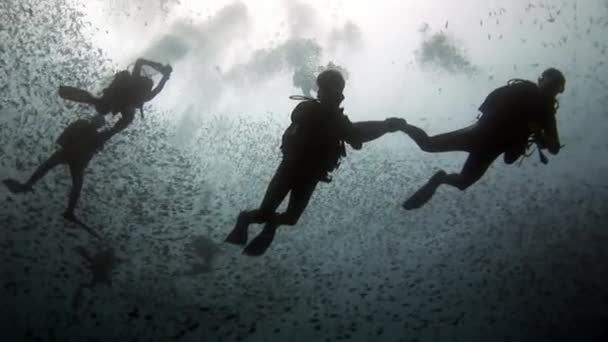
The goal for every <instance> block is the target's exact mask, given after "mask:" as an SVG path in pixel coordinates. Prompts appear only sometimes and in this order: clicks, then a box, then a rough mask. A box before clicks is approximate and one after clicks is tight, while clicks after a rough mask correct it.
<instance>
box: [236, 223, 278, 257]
mask: <svg viewBox="0 0 608 342" xmlns="http://www.w3.org/2000/svg"><path fill="white" fill-rule="evenodd" d="M276 231H277V227H276V226H269V225H266V227H264V229H263V230H262V232H261V233H260V234H258V236H256V237H255V239H253V240H252V241H251V242H250V243H249V244H248V245H247V247H245V249H244V250H243V254H245V255H248V256H260V255H262V254H264V253H266V250H267V249H268V247H270V244H271V243H272V240H274V235H275V233H276Z"/></svg>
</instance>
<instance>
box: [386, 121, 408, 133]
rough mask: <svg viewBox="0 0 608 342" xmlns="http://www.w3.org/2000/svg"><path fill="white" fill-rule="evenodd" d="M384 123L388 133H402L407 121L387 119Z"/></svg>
mask: <svg viewBox="0 0 608 342" xmlns="http://www.w3.org/2000/svg"><path fill="white" fill-rule="evenodd" d="M384 122H385V123H386V127H387V130H388V131H389V132H397V131H402V130H404V129H405V128H406V127H407V121H405V119H403V118H388V119H385V120H384Z"/></svg>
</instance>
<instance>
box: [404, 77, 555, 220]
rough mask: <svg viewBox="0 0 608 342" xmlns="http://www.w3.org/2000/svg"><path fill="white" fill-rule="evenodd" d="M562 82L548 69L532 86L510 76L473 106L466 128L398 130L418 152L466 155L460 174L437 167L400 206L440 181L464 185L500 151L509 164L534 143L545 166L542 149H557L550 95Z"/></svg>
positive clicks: (419, 200) (417, 201)
mask: <svg viewBox="0 0 608 342" xmlns="http://www.w3.org/2000/svg"><path fill="white" fill-rule="evenodd" d="M565 85H566V78H565V77H564V75H563V74H562V72H561V71H559V70H557V69H555V68H549V69H547V70H545V71H544V72H543V73H542V75H541V77H540V78H539V79H538V84H535V83H533V82H531V81H527V80H521V79H514V80H510V81H509V82H508V83H507V85H506V86H503V87H500V88H497V89H495V90H494V91H492V92H491V93H490V94H489V95H488V97H487V98H486V99H485V101H484V102H483V103H482V105H481V106H480V107H479V111H480V112H481V114H480V116H479V117H478V118H479V120H478V121H477V122H476V123H474V124H473V125H471V126H469V127H466V128H463V129H460V130H456V131H452V132H449V133H444V134H439V135H436V136H432V137H429V136H428V135H427V134H426V132H424V131H423V130H422V129H420V128H418V127H416V126H413V125H409V124H408V125H407V126H406V128H405V129H404V130H403V131H404V132H405V133H406V134H408V135H409V136H410V137H411V138H412V139H413V140H414V142H416V144H417V145H418V146H419V147H420V148H421V149H422V150H423V151H426V152H449V151H464V152H468V153H469V156H468V158H467V160H466V162H465V163H464V166H463V168H462V170H461V171H460V173H452V174H447V173H446V172H445V171H443V170H439V171H437V173H435V175H433V176H432V177H431V178H430V179H429V180H428V182H427V183H426V184H425V185H424V186H423V187H422V188H420V189H419V190H418V191H417V192H416V193H414V195H412V196H411V197H410V198H409V199H408V200H406V201H405V202H404V203H403V208H404V209H407V210H412V209H417V208H420V207H422V206H423V205H424V204H425V203H426V202H428V201H429V200H430V199H431V197H432V196H433V194H434V193H435V191H436V190H437V188H438V187H439V186H440V185H441V184H448V185H451V186H454V187H456V188H458V189H460V190H465V189H467V188H468V187H469V186H471V185H473V184H475V182H477V181H478V180H479V179H480V178H481V177H482V176H483V175H484V173H485V172H486V170H487V169H488V167H489V166H490V165H491V164H492V163H493V162H494V160H495V159H496V158H497V157H498V156H500V155H501V154H503V153H504V162H505V163H506V164H513V163H514V162H515V161H516V160H518V159H519V158H520V157H522V156H524V157H528V156H529V154H526V150H527V149H528V148H529V147H531V146H532V145H533V144H536V146H537V148H538V151H539V155H540V157H541V161H542V162H543V164H546V163H547V158H546V157H545V156H544V154H543V153H542V150H543V149H547V150H548V151H549V152H550V153H551V154H553V155H555V154H557V153H559V151H560V148H562V147H563V146H561V145H560V141H559V135H558V131H557V123H556V120H555V114H556V112H557V110H558V108H559V103H558V101H557V99H556V97H557V95H558V94H561V93H563V92H564V89H565Z"/></svg>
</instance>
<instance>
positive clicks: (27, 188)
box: [2, 178, 34, 194]
mask: <svg viewBox="0 0 608 342" xmlns="http://www.w3.org/2000/svg"><path fill="white" fill-rule="evenodd" d="M2 183H4V185H5V186H6V187H7V188H8V191H10V192H12V193H13V194H21V193H24V192H32V191H34V189H32V186H31V185H29V184H23V183H21V182H19V181H17V180H14V179H10V178H8V179H5V180H3V181H2Z"/></svg>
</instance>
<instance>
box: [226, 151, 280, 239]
mask: <svg viewBox="0 0 608 342" xmlns="http://www.w3.org/2000/svg"><path fill="white" fill-rule="evenodd" d="M289 190H291V182H290V175H289V170H288V169H287V167H286V165H285V164H284V163H281V164H280V165H279V167H278V168H277V171H276V172H275V174H274V176H273V177H272V180H271V181H270V184H268V188H267V189H266V194H265V195H264V199H263V200H262V204H261V205H260V207H259V208H258V209H255V210H247V211H242V212H241V213H240V214H239V216H238V218H237V221H236V225H235V226H234V228H233V229H232V232H230V234H228V237H226V240H225V241H226V242H228V243H232V244H236V245H244V244H246V243H247V228H248V227H249V225H250V224H252V223H264V222H268V221H270V220H271V219H272V217H273V216H274V215H275V212H276V210H277V208H278V207H279V205H280V204H281V202H283V200H284V199H285V197H286V196H287V193H288V192H289Z"/></svg>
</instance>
